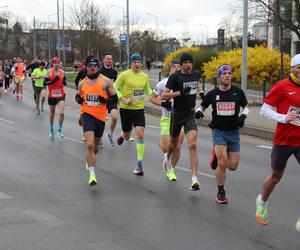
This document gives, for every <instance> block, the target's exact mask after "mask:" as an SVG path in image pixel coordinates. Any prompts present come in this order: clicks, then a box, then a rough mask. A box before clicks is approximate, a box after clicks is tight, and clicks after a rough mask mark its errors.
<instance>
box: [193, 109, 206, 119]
mask: <svg viewBox="0 0 300 250" xmlns="http://www.w3.org/2000/svg"><path fill="white" fill-rule="evenodd" d="M203 117H204V114H203V112H202V111H201V109H200V108H197V109H196V113H195V118H196V119H203Z"/></svg>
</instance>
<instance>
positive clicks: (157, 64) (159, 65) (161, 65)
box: [153, 61, 164, 68]
mask: <svg viewBox="0 0 300 250" xmlns="http://www.w3.org/2000/svg"><path fill="white" fill-rule="evenodd" d="M153 66H154V68H162V67H163V66H164V64H163V62H161V61H155V62H154V63H153Z"/></svg>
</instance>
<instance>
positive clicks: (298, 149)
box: [271, 145, 300, 171]
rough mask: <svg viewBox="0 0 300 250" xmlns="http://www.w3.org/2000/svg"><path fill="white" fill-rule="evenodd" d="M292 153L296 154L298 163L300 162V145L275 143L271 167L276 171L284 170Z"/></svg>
mask: <svg viewBox="0 0 300 250" xmlns="http://www.w3.org/2000/svg"><path fill="white" fill-rule="evenodd" d="M291 155H294V156H295V157H296V160H297V162H298V164H300V146H287V145H273V148H272V153H271V167H272V168H273V169H274V170H275V171H282V170H284V169H285V168H286V164H287V161H288V159H289V158H290V156H291Z"/></svg>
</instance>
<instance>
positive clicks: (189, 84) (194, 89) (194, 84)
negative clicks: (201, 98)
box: [183, 81, 198, 95]
mask: <svg viewBox="0 0 300 250" xmlns="http://www.w3.org/2000/svg"><path fill="white" fill-rule="evenodd" d="M185 87H190V88H191V91H190V93H189V95H195V94H197V87H198V82H197V81H194V82H183V88H185Z"/></svg>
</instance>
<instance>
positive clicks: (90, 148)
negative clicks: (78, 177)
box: [84, 131, 99, 186]
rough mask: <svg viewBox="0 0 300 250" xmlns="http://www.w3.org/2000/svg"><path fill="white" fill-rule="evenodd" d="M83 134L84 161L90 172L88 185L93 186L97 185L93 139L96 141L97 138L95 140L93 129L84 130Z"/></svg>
mask: <svg viewBox="0 0 300 250" xmlns="http://www.w3.org/2000/svg"><path fill="white" fill-rule="evenodd" d="M84 136H85V158H86V163H87V166H88V170H89V174H90V177H89V181H88V185H89V186H93V185H97V179H96V174H95V165H96V155H95V148H96V145H95V141H96V142H97V140H95V137H94V131H86V132H85V133H84ZM98 141H99V139H98Z"/></svg>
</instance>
